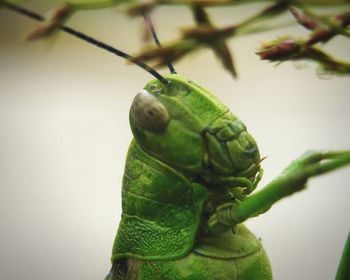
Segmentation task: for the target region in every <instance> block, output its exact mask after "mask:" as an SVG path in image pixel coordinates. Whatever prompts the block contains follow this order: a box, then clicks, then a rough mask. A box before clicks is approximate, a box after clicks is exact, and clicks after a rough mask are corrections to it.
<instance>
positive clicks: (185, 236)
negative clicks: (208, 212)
mask: <svg viewBox="0 0 350 280" xmlns="http://www.w3.org/2000/svg"><path fill="white" fill-rule="evenodd" d="M205 194H206V191H205V189H204V188H203V187H202V186H201V185H199V184H193V183H191V182H189V181H188V180H187V179H186V178H185V177H183V176H182V175H180V174H179V173H177V172H176V171H175V170H174V169H171V168H169V167H168V166H166V165H164V164H162V163H161V162H160V161H157V160H155V159H153V158H152V157H150V156H148V155H147V154H146V153H144V152H143V151H142V150H141V149H140V147H139V146H138V145H137V144H136V143H135V142H132V144H131V145H130V148H129V153H128V156H127V161H126V167H125V175H124V180H123V193H122V201H123V203H122V207H123V214H122V220H121V222H120V224H119V229H118V233H117V237H116V240H115V243H114V246H113V253H112V260H115V259H117V258H120V257H125V256H132V257H136V258H139V259H148V260H152V259H173V258H178V257H181V256H185V255H186V254H188V253H189V252H190V250H191V249H192V247H193V244H194V236H195V233H196V231H197V228H198V225H199V222H200V213H201V209H202V204H203V201H204V198H205Z"/></svg>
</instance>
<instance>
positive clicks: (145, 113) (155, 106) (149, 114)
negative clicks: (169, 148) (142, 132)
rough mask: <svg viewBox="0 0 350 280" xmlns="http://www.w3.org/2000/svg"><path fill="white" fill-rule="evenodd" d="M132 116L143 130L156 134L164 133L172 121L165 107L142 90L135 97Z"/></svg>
mask: <svg viewBox="0 0 350 280" xmlns="http://www.w3.org/2000/svg"><path fill="white" fill-rule="evenodd" d="M131 114H132V115H133V117H134V119H135V121H136V123H137V124H138V125H139V126H140V127H141V128H143V129H146V130H149V131H152V132H155V133H159V132H162V131H163V130H164V129H165V128H166V127H167V125H168V123H169V119H170V118H169V113H168V111H167V110H166V109H165V107H164V105H163V104H162V103H161V102H159V101H158V100H157V98H156V97H154V96H153V95H151V94H150V93H149V92H148V91H147V90H142V91H141V92H139V93H138V94H137V95H136V96H135V98H134V101H133V102H132V105H131Z"/></svg>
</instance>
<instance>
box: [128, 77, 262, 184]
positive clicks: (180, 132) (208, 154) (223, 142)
mask: <svg viewBox="0 0 350 280" xmlns="http://www.w3.org/2000/svg"><path fill="white" fill-rule="evenodd" d="M167 79H168V81H169V82H170V83H169V84H167V85H164V84H162V83H160V82H159V81H158V80H153V81H151V82H150V83H148V84H147V85H146V86H145V88H144V90H142V91H141V92H140V93H139V94H138V95H137V96H136V97H135V99H134V101H133V104H132V106H131V110H130V125H131V129H132V132H133V135H134V137H135V139H136V141H137V143H138V144H139V145H140V147H141V148H142V149H143V150H144V151H145V152H147V153H148V154H150V155H152V156H153V157H155V158H156V159H158V160H160V161H163V162H165V163H166V164H169V165H170V166H173V167H175V168H177V169H180V170H182V171H183V172H185V173H188V174H191V175H196V176H201V177H202V178H204V179H208V178H209V177H210V176H207V175H208V174H214V175H215V174H216V175H218V176H236V175H237V176H238V175H239V176H243V177H247V178H251V177H254V176H255V174H256V172H257V171H258V169H259V168H258V167H259V160H260V156H259V151H258V147H257V145H256V143H255V140H254V139H253V137H252V136H251V135H250V134H249V133H248V132H247V131H246V127H245V125H244V124H243V123H242V122H241V121H240V120H239V119H238V118H237V117H235V116H234V115H233V114H231V113H230V111H229V109H228V108H227V107H226V106H225V105H224V104H223V103H222V102H221V101H220V100H219V99H217V98H216V97H215V96H214V95H212V94H211V93H209V92H208V91H207V90H205V89H204V88H202V87H201V86H199V85H198V84H196V83H195V82H193V81H191V80H189V79H187V78H185V77H183V76H180V75H175V74H172V75H169V76H168V77H167ZM254 166H255V167H256V168H254ZM208 180H210V179H208Z"/></svg>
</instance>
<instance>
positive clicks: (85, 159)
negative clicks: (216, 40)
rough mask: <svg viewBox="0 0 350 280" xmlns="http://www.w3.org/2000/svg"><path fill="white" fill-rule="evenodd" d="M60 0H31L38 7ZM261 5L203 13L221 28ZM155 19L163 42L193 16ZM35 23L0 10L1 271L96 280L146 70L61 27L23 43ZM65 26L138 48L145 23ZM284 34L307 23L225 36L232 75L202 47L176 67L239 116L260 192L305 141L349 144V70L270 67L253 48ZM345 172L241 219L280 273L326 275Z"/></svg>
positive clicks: (343, 52)
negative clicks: (255, 157) (259, 173)
mask: <svg viewBox="0 0 350 280" xmlns="http://www.w3.org/2000/svg"><path fill="white" fill-rule="evenodd" d="M48 2H50V3H48ZM55 2H59V1H32V2H31V3H30V4H28V5H26V6H27V7H30V8H32V9H34V10H36V11H38V12H40V13H45V12H46V11H47V10H48V9H49V8H50V7H52V6H53V4H54V3H55ZM259 7H261V5H247V6H239V7H232V8H219V9H218V8H216V9H209V12H210V13H211V14H212V16H213V19H214V20H215V22H216V23H217V24H218V25H223V24H228V23H233V22H236V21H237V22H238V21H240V20H242V19H244V18H245V17H246V16H247V15H248V14H252V13H254V12H255V11H257V10H258V8H259ZM152 18H153V20H154V22H155V24H156V27H157V30H158V33H159V34H158V35H159V37H160V39H161V40H162V41H169V40H171V39H174V38H177V37H178V27H180V26H185V25H189V24H192V18H191V14H190V12H189V11H188V10H187V9H185V8H181V7H172V8H167V7H164V8H159V9H157V10H156V11H155V12H154V13H153V14H152ZM283 20H287V21H288V20H290V21H292V18H291V17H289V16H286V17H285V18H284V19H283ZM34 24H35V22H33V21H32V20H30V19H27V18H24V17H21V16H19V15H16V14H13V13H12V12H10V11H7V10H0V279H4V280H5V279H6V280H19V279H28V280H29V279H36V280H41V279H51V280H61V279H65V280H79V279H84V280H90V279H91V280H97V279H103V278H104V276H105V275H106V274H107V272H108V270H109V268H110V262H109V258H110V254H111V247H112V243H113V240H114V237H115V233H116V230H117V226H118V222H119V219H120V214H121V203H120V196H121V180H122V175H123V168H124V161H125V157H126V152H127V149H128V145H129V142H130V140H131V138H132V135H131V131H130V129H129V125H128V111H129V107H130V105H131V102H132V99H133V97H134V96H135V95H136V94H137V92H138V91H139V90H140V89H142V88H143V86H144V85H145V84H146V83H147V82H148V81H150V80H151V79H152V77H151V76H150V75H149V74H148V73H146V72H145V71H143V70H142V69H140V68H138V67H137V66H134V65H127V63H126V62H125V61H123V60H122V59H120V58H116V57H114V56H112V55H111V54H109V53H106V52H104V51H102V50H100V49H97V48H96V47H94V46H90V45H88V44H86V43H84V42H82V41H79V40H77V39H75V38H72V37H69V36H68V35H66V34H62V33H60V34H58V35H56V36H54V37H53V38H51V39H49V40H46V41H45V40H43V41H38V42H33V43H23V42H22V41H21V35H22V34H23V33H25V32H26V31H27V30H28V29H29V28H30V27H32V26H33V25H34ZM68 25H69V26H72V27H75V28H76V29H78V30H81V31H84V32H86V33H88V34H90V35H92V36H94V37H96V38H98V39H100V40H102V41H104V42H106V43H109V44H111V45H113V46H116V47H118V48H120V49H122V50H125V51H127V52H129V53H132V54H134V53H137V51H139V50H140V49H141V48H142V46H143V45H142V44H143V43H142V40H141V37H142V30H143V23H142V20H141V18H136V19H131V18H128V17H127V16H126V15H125V14H124V13H123V12H122V11H120V9H101V10H95V11H83V12H80V13H77V14H76V15H75V16H73V18H72V19H70V20H69V22H68ZM286 34H292V35H296V36H303V35H306V34H307V32H306V31H304V30H303V29H302V28H301V27H298V26H291V27H288V28H284V29H278V30H274V31H270V32H267V33H262V34H258V35H254V36H248V37H242V38H237V39H235V40H231V41H230V47H231V49H232V50H233V53H234V56H235V60H236V66H237V67H238V71H239V78H238V80H233V79H232V78H231V76H230V75H229V74H227V73H226V72H224V71H223V69H222V68H221V66H220V65H219V64H218V61H216V59H215V57H214V56H213V54H212V53H211V51H210V50H203V51H201V52H200V53H197V54H195V55H193V56H190V57H188V58H187V59H185V60H182V61H180V62H179V63H176V64H175V67H176V69H177V71H178V73H180V74H182V75H185V76H187V77H189V78H191V79H193V80H195V81H197V82H198V83H200V84H201V85H202V86H203V87H205V88H208V89H209V90H211V91H212V92H214V93H215V94H216V95H217V96H218V97H219V98H220V99H222V100H223V102H224V103H226V104H227V105H228V106H229V107H230V108H231V109H232V111H233V112H234V113H235V114H237V115H238V116H239V117H240V118H241V119H242V120H243V121H244V122H245V124H246V125H247V127H248V130H249V131H250V133H251V134H252V135H253V136H254V137H255V139H256V140H257V142H258V144H259V147H260V152H261V155H262V156H268V157H267V159H266V160H264V162H263V168H264V169H265V175H264V178H263V180H262V182H261V183H260V187H262V186H264V185H265V184H266V183H267V182H268V181H270V180H271V179H272V178H274V177H275V176H276V175H278V174H279V172H280V171H281V170H282V169H283V168H284V167H285V166H286V165H287V164H288V163H290V162H291V161H292V160H293V159H295V158H296V157H298V156H299V155H301V154H302V153H303V152H304V151H306V150H310V149H317V150H339V149H350V131H349V120H350V110H349V104H350V91H349V85H350V79H349V77H335V76H330V75H326V76H325V75H323V76H322V77H319V76H318V75H317V70H316V66H315V65H314V64H312V63H298V64H293V63H284V64H281V65H279V66H277V67H275V66H274V65H273V64H270V63H267V62H265V61H260V60H259V58H258V57H257V56H256V55H255V51H256V50H257V48H258V47H259V46H260V45H261V43H262V42H263V41H266V40H272V39H275V38H276V36H278V35H286ZM349 49H350V44H349V40H347V41H346V40H342V39H341V38H338V39H336V40H334V42H332V44H330V45H329V46H327V50H329V51H330V52H333V53H334V54H336V56H337V57H342V58H347V59H350V53H349ZM162 73H167V71H166V70H163V71H162ZM349 180H350V168H347V169H346V168H345V169H342V170H339V171H336V172H334V173H332V174H329V175H325V176H322V177H320V178H317V179H313V180H311V181H310V182H309V187H308V189H306V190H305V191H303V192H301V193H298V194H295V195H293V196H292V197H290V198H288V199H284V200H282V201H281V202H279V203H278V204H276V205H275V206H274V207H272V209H271V210H270V211H269V212H268V213H266V214H264V215H262V216H260V217H257V218H254V219H252V220H251V221H249V222H248V223H247V224H248V226H249V228H250V229H251V230H252V231H253V232H254V233H255V234H256V235H257V236H258V237H260V238H262V241H263V244H264V247H265V249H266V250H267V253H268V255H269V257H270V261H271V264H272V268H273V273H274V277H275V279H283V280H286V279H318V280H328V279H332V278H334V275H335V272H336V268H337V265H338V262H339V259H340V256H341V252H342V248H343V246H344V242H345V239H346V236H347V233H348V231H349V226H350V219H349V218H350V203H349V197H350V186H349Z"/></svg>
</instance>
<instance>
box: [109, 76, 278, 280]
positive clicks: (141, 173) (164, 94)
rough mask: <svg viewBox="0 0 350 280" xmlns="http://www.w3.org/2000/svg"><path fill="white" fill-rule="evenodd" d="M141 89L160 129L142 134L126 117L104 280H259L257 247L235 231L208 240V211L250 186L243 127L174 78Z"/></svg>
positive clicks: (250, 144)
mask: <svg viewBox="0 0 350 280" xmlns="http://www.w3.org/2000/svg"><path fill="white" fill-rule="evenodd" d="M167 79H168V80H169V81H170V85H166V86H164V85H162V84H161V83H160V82H159V81H157V80H153V81H151V82H150V83H148V84H147V85H146V87H145V89H146V90H147V91H148V92H149V93H150V94H151V95H152V96H154V97H156V100H157V102H158V101H159V102H160V103H161V104H162V106H164V107H165V108H166V111H167V112H168V114H169V117H170V120H169V122H168V123H167V126H166V128H164V130H162V131H159V132H152V131H148V130H146V129H144V128H142V127H143V126H142V124H139V123H138V121H139V120H138V119H136V118H135V117H134V115H133V114H134V113H132V112H131V113H130V126H131V129H132V131H133V134H134V137H135V139H134V140H133V141H132V143H131V145H130V147H129V151H128V156H127V160H126V165H125V174H124V178H123V190H122V208H123V213H122V219H121V222H120V225H119V228H118V232H117V235H116V239H115V242H114V246H113V251H112V262H113V263H114V266H113V268H112V270H111V273H110V274H109V276H107V278H106V279H108V280H116V279H122V280H124V279H140V280H144V279H152V280H153V279H169V280H172V279H174V280H177V279H192V280H197V279H198V280H200V279H204V280H205V279H208V280H209V279H221V280H226V279H227V280H228V279H237V280H238V279H266V280H269V279H271V278H272V276H271V268H270V264H269V261H268V259H267V257H266V254H265V252H264V250H263V248H262V245H261V243H260V241H259V240H257V239H256V237H255V236H254V235H253V234H252V233H250V231H248V230H247V229H246V228H245V227H244V226H243V225H236V226H235V227H234V228H233V229H232V228H225V227H224V230H223V231H222V232H218V233H216V234H214V235H210V234H209V235H208V234H207V232H206V223H207V222H208V218H209V216H210V215H211V214H212V213H214V212H215V210H216V208H217V207H218V206H219V205H221V204H223V203H225V202H231V201H234V198H233V197H232V196H231V195H232V194H231V193H230V191H231V190H232V188H236V187H238V188H239V189H240V192H241V195H243V196H246V195H247V194H248V193H249V192H251V191H252V189H248V188H247V189H245V187H246V186H240V183H237V182H236V181H235V179H237V178H238V177H240V178H242V177H243V178H244V179H245V180H246V181H248V182H250V184H251V185H252V184H253V182H254V181H255V178H256V174H257V172H258V171H259V169H260V165H259V160H260V156H259V151H258V148H257V145H256V143H255V140H254V139H253V138H252V137H251V136H250V134H248V133H247V132H246V127H245V125H244V124H243V123H242V122H241V121H240V120H239V119H238V118H237V117H236V116H234V115H233V114H232V113H231V112H230V111H229V110H228V108H227V107H226V106H225V105H224V104H223V103H222V102H221V101H220V100H218V99H217V98H216V97H215V96H214V95H212V94H211V93H209V92H208V91H207V90H205V89H203V88H202V87H200V86H199V85H197V84H196V83H195V82H193V81H190V80H188V79H187V78H185V77H182V76H179V75H170V76H168V77H167Z"/></svg>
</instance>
